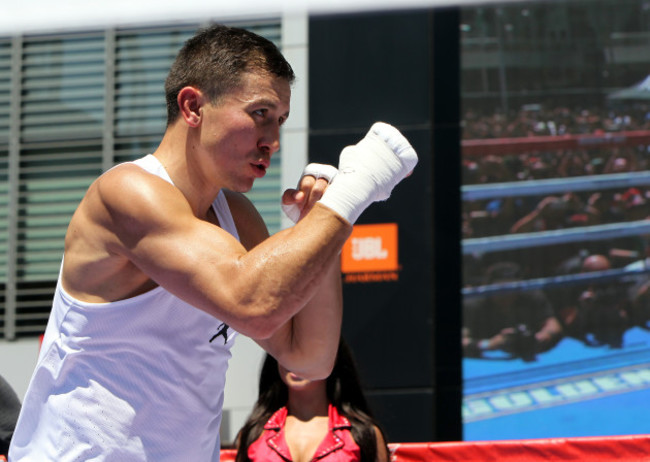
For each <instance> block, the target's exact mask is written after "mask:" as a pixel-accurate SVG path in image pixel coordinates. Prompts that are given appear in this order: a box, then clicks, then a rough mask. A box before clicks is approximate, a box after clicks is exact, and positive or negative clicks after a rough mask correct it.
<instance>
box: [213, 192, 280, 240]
mask: <svg viewBox="0 0 650 462" xmlns="http://www.w3.org/2000/svg"><path fill="white" fill-rule="evenodd" d="M223 193H224V195H225V196H226V200H227V201H228V206H229V207H230V213H231V214H232V218H233V220H234V221H235V225H236V226H237V232H238V233H239V239H240V240H241V243H242V245H243V246H244V247H245V248H246V249H249V250H250V249H251V248H253V247H255V246H256V245H257V244H259V243H260V242H262V241H263V240H264V239H266V238H267V237H269V232H268V230H267V228H266V224H265V223H264V219H263V218H262V216H261V215H260V213H259V211H258V210H257V208H255V205H253V203H252V202H251V201H250V199H248V197H246V196H245V195H244V194H242V193H238V192H234V191H230V190H227V189H224V190H223Z"/></svg>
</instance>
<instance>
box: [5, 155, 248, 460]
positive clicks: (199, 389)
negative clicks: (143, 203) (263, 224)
mask: <svg viewBox="0 0 650 462" xmlns="http://www.w3.org/2000/svg"><path fill="white" fill-rule="evenodd" d="M135 163H136V164H137V165H140V166H141V167H142V168H144V169H145V170H147V171H149V172H151V173H153V174H155V175H158V176H159V177H161V178H163V179H165V180H167V181H169V182H170V183H171V179H170V178H169V176H168V175H167V172H166V171H165V169H164V168H163V166H162V165H161V164H160V163H159V162H158V160H157V159H156V158H155V157H154V156H152V155H148V156H146V157H144V158H142V159H139V160H137V161H135ZM213 207H214V210H215V212H216V214H217V217H218V219H219V223H220V225H221V227H222V228H223V229H225V230H226V231H228V232H229V233H230V234H232V235H233V236H235V237H236V238H237V239H239V237H238V234H237V230H236V228H235V224H234V222H233V219H232V215H231V214H230V209H229V208H228V204H227V202H226V199H225V196H224V194H223V192H220V193H219V195H218V196H217V199H216V200H215V202H214V203H213ZM197 264H200V262H197ZM236 334H237V333H236V332H235V331H233V329H231V328H230V327H228V326H227V325H225V324H224V323H222V322H221V321H219V320H218V319H216V318H214V317H212V316H210V315H208V314H207V313H205V312H203V311H201V310H199V309H197V308H194V307H192V306H191V305H189V304H187V303H185V302H184V301H182V300H180V299H178V298H176V297H175V296H174V295H172V294H170V293H169V292H167V291H166V290H165V289H163V288H162V287H157V288H155V289H153V290H151V291H149V292H147V293H144V294H141V295H138V296H136V297H133V298H130V299H126V300H121V301H117V302H111V303H86V302H82V301H80V300H76V299H75V298H73V297H71V296H70V295H69V294H67V293H66V292H65V290H64V289H63V288H62V287H61V284H60V282H59V284H58V286H57V288H56V292H55V295H54V302H53V306H52V312H51V314H50V319H49V321H48V325H47V329H46V331H45V336H44V339H43V344H42V347H41V351H40V355H39V359H38V364H37V366H36V370H35V371H34V375H33V376H32V379H31V383H30V385H29V388H28V390H27V393H26V396H25V400H24V402H23V407H22V411H21V415H20V417H19V420H18V424H17V426H16V431H15V433H14V437H13V440H12V446H11V449H10V451H9V460H10V461H12V462H17V461H23V460H24V461H27V460H29V461H38V462H45V461H56V462H68V461H89V460H92V461H98V462H99V461H119V462H126V461H155V462H161V461H174V462H180V461H192V462H203V461H213V462H217V461H218V460H219V449H220V441H219V427H220V423H221V410H222V405H223V392H224V385H225V377H226V369H227V367H228V360H229V358H230V348H231V347H232V345H233V342H234V338H235V336H236Z"/></svg>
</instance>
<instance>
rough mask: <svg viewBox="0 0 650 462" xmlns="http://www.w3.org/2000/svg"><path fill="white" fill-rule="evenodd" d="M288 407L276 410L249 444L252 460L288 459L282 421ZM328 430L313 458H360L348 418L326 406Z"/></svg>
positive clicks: (336, 461) (352, 461) (345, 461)
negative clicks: (259, 434)
mask: <svg viewBox="0 0 650 462" xmlns="http://www.w3.org/2000/svg"><path fill="white" fill-rule="evenodd" d="M287 414H288V411H287V408H286V407H283V408H281V409H279V410H278V411H276V412H275V414H273V415H272V416H271V418H270V419H269V420H268V422H266V424H265V425H264V433H262V435H261V436H260V437H259V438H258V439H257V440H255V442H254V443H253V444H251V445H250V446H249V447H248V457H249V458H250V460H252V461H264V462H267V461H268V462H287V461H288V462H291V461H292V460H293V459H292V458H291V453H290V451H289V446H288V445H287V441H286V440H285V438H284V423H285V422H286V420H287ZM328 421H329V431H328V432H327V434H326V435H325V438H323V441H321V443H320V445H319V446H318V448H317V449H316V453H315V454H314V455H313V457H312V458H311V460H312V461H316V460H317V461H325V460H326V461H327V462H356V461H359V460H360V458H361V455H360V451H359V446H358V445H357V443H355V442H354V440H353V439H352V434H351V433H350V428H351V427H352V426H351V425H350V421H349V420H348V419H347V418H345V417H344V416H342V415H340V414H339V413H338V410H337V409H336V408H335V407H334V406H332V405H331V404H330V405H329V409H328Z"/></svg>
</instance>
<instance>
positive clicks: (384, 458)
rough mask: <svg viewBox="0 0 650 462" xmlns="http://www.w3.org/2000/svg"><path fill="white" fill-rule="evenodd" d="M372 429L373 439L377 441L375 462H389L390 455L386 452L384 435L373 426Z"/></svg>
mask: <svg viewBox="0 0 650 462" xmlns="http://www.w3.org/2000/svg"><path fill="white" fill-rule="evenodd" d="M374 429H375V438H376V440H377V462H389V461H390V453H389V451H388V445H387V444H386V440H385V439H384V434H383V433H382V431H381V430H380V429H379V427H377V426H376V425H375V426H374Z"/></svg>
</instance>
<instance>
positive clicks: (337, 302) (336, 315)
mask: <svg viewBox="0 0 650 462" xmlns="http://www.w3.org/2000/svg"><path fill="white" fill-rule="evenodd" d="M303 183H306V188H305V190H311V191H312V196H313V195H314V194H313V191H316V194H315V196H316V197H312V198H311V200H310V201H309V203H308V204H307V205H306V208H311V207H313V204H314V203H315V202H316V200H317V199H318V198H319V197H320V193H321V192H322V189H324V185H325V181H322V182H319V185H318V186H317V187H314V182H313V179H311V180H310V179H307V180H306V181H304V182H303ZM229 196H230V200H229V202H230V204H231V210H232V211H233V213H237V216H236V221H237V222H239V223H245V226H242V230H241V232H240V239H241V242H242V244H243V245H244V246H245V247H246V248H253V247H255V246H256V245H257V244H258V243H259V242H261V241H263V240H264V239H266V238H268V233H267V231H266V226H265V224H264V222H263V221H262V218H261V217H260V216H259V213H258V212H257V210H256V209H255V208H254V207H253V205H252V204H251V203H250V202H249V201H248V200H247V199H245V198H244V197H243V196H239V195H236V194H229ZM242 212H243V213H242ZM319 271H322V272H323V273H325V277H324V278H323V280H322V282H321V283H320V284H319V285H318V287H317V288H316V290H315V292H314V295H313V296H312V297H311V299H310V300H309V301H308V302H307V303H306V304H305V306H304V308H303V309H302V310H300V311H299V312H298V313H297V314H296V315H294V316H293V317H292V318H291V319H290V320H289V321H287V322H286V323H284V324H283V325H282V326H281V327H280V328H279V329H278V330H277V331H276V332H275V333H274V334H273V335H272V336H270V337H269V338H267V339H254V340H256V342H257V343H258V344H259V345H260V346H261V347H262V348H264V350H266V351H267V352H269V354H271V355H272V356H273V357H275V358H276V359H277V360H278V362H279V363H280V364H282V365H283V366H284V367H285V368H286V369H288V370H291V371H294V372H296V373H298V374H299V375H301V376H302V377H305V378H309V379H311V380H317V379H322V378H326V377H327V376H329V374H330V373H331V370H332V367H333V366H334V361H335V359H336V352H337V350H338V344H339V337H340V331H341V320H342V314H343V313H342V304H343V297H342V287H341V271H340V260H339V257H338V255H337V256H336V258H334V259H333V260H332V262H331V263H330V264H329V265H324V266H323V268H321V269H319Z"/></svg>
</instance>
